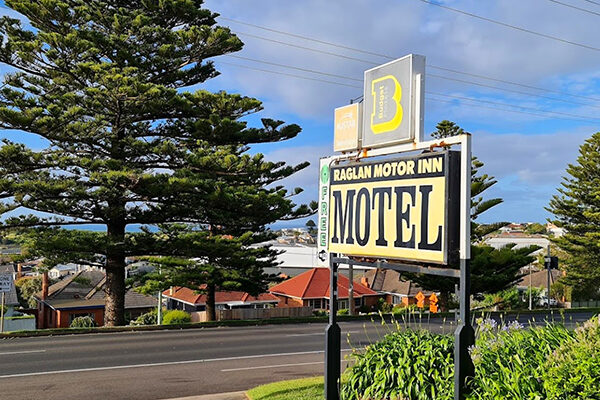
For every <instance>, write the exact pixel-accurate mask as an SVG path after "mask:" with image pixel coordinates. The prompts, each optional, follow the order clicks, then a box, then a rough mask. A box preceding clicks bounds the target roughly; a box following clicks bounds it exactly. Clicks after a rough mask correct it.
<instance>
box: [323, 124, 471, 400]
mask: <svg viewBox="0 0 600 400" xmlns="http://www.w3.org/2000/svg"><path fill="white" fill-rule="evenodd" d="M453 145H460V147H461V149H460V177H461V185H460V202H459V210H460V219H459V227H460V233H459V257H460V260H459V264H460V269H455V268H436V267H432V266H430V265H422V266H421V265H415V264H410V263H402V262H395V263H390V262H387V261H381V260H376V261H373V260H369V259H364V258H362V259H361V258H356V257H352V258H347V257H338V255H337V254H335V253H331V254H329V260H330V265H329V268H330V283H329V285H330V287H331V288H337V276H338V269H339V265H340V264H347V265H349V266H352V265H360V266H366V267H371V268H389V269H394V270H397V271H401V272H412V273H424V274H430V275H437V276H446V277H452V278H459V279H460V291H459V294H458V297H459V303H460V304H459V311H460V317H459V320H458V321H456V322H457V328H456V330H455V332H454V337H455V346H454V399H455V400H462V399H463V398H464V396H465V394H466V393H467V387H466V379H467V377H469V376H474V373H475V367H474V365H473V361H472V360H471V356H470V354H469V350H468V348H469V346H472V345H473V344H474V343H475V331H474V329H473V327H472V326H471V317H470V294H471V272H470V258H471V214H470V211H471V135H470V134H468V133H464V134H461V135H458V136H453V137H448V138H444V139H440V140H439V141H437V140H434V141H428V142H417V143H409V144H404V145H397V146H392V147H388V148H381V149H375V150H373V151H368V150H364V151H363V152H361V153H359V154H358V155H342V156H338V157H335V159H336V160H339V161H341V160H351V159H360V158H366V157H375V156H383V155H391V154H393V153H398V152H410V151H417V150H425V151H426V150H429V151H431V150H432V149H433V148H436V147H438V148H440V147H441V148H448V147H450V146H453ZM337 297H338V294H337V290H336V289H334V290H330V296H329V304H330V312H329V323H328V325H327V328H326V329H325V334H326V335H325V388H324V389H325V390H324V391H325V398H326V399H327V400H339V383H340V361H339V360H340V357H341V333H340V327H339V325H338V324H337V315H336V314H337V300H338V299H337Z"/></svg>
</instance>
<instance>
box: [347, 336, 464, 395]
mask: <svg viewBox="0 0 600 400" xmlns="http://www.w3.org/2000/svg"><path fill="white" fill-rule="evenodd" d="M453 347H454V346H453V339H452V336H449V335H434V334H432V333H429V332H427V331H413V330H404V331H395V332H391V333H389V334H387V335H386V336H385V337H384V338H383V340H381V341H379V342H377V343H375V344H373V345H371V346H369V347H368V348H367V350H366V351H365V352H364V353H353V354H352V355H351V356H350V357H351V358H354V360H355V361H356V362H355V364H354V365H353V366H352V367H350V368H349V369H348V370H347V372H346V373H345V377H344V378H343V380H344V381H346V384H345V385H343V386H342V390H341V394H342V399H344V400H362V399H414V400H431V399H436V400H445V399H452V398H453V385H454V383H453V376H454V364H453Z"/></svg>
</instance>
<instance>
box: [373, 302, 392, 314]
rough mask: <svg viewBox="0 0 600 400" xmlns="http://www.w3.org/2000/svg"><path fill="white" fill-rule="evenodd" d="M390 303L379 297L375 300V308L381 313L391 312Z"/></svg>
mask: <svg viewBox="0 0 600 400" xmlns="http://www.w3.org/2000/svg"><path fill="white" fill-rule="evenodd" d="M392 307H393V306H392V305H391V304H390V303H388V302H386V301H385V300H384V299H379V300H378V301H377V309H378V310H379V311H381V312H382V313H390V312H392Z"/></svg>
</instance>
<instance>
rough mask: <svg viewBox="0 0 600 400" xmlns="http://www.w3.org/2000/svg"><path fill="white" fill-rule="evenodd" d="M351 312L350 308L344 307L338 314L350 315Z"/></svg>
mask: <svg viewBox="0 0 600 400" xmlns="http://www.w3.org/2000/svg"><path fill="white" fill-rule="evenodd" d="M349 314H350V310H348V309H347V308H342V309H341V310H338V312H337V315H349Z"/></svg>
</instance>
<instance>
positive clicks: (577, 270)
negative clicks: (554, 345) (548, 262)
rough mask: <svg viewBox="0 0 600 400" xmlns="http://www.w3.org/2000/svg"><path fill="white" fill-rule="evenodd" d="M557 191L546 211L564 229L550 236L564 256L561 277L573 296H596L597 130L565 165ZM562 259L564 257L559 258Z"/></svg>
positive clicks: (599, 282) (599, 223)
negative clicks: (565, 168)
mask: <svg viewBox="0 0 600 400" xmlns="http://www.w3.org/2000/svg"><path fill="white" fill-rule="evenodd" d="M566 172H567V176H565V177H563V180H562V182H561V185H560V187H559V188H558V189H557V191H558V194H555V195H554V196H552V199H551V200H550V203H549V205H548V207H547V208H546V210H548V211H549V212H551V213H552V214H554V216H555V217H556V221H555V224H557V225H558V226H561V227H563V228H565V229H566V233H565V234H564V235H562V236H560V237H554V238H551V240H552V242H553V243H555V244H556V245H557V246H558V247H559V248H561V249H562V250H564V252H565V253H566V257H565V259H564V262H562V263H561V264H562V266H561V268H562V269H564V270H565V271H566V276H565V277H564V278H563V279H562V281H563V282H564V283H566V284H567V285H570V286H572V287H573V297H574V298H577V297H582V296H584V297H589V296H597V295H598V287H599V286H600V247H599V246H598V242H599V240H600V132H597V133H595V134H593V135H592V137H590V138H589V139H587V140H586V141H585V143H584V144H582V145H581V146H580V148H579V156H578V157H577V162H576V163H575V164H569V166H568V167H567V171H566ZM561 261H563V260H561Z"/></svg>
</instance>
